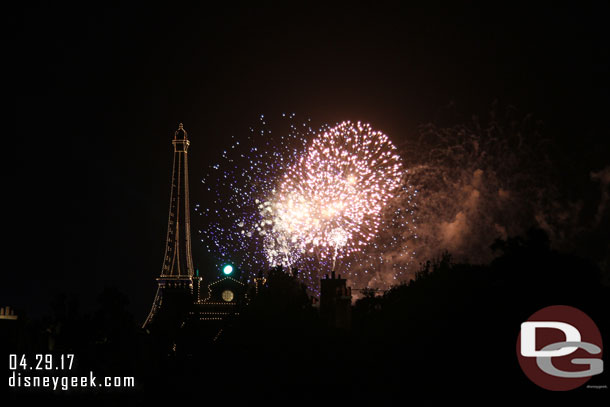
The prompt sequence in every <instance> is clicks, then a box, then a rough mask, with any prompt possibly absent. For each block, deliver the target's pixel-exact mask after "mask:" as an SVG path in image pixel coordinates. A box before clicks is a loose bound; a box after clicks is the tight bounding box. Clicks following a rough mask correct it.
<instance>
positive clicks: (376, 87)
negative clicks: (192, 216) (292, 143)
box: [0, 2, 610, 320]
mask: <svg viewBox="0 0 610 407" xmlns="http://www.w3.org/2000/svg"><path fill="white" fill-rule="evenodd" d="M257 3H258V4H256V5H253V4H250V3H248V4H247V5H244V6H239V5H238V4H237V3H234V2H230V3H227V4H226V5H223V6H220V5H212V3H205V4H201V5H199V6H197V7H192V6H188V7H187V6H178V5H176V4H175V2H168V3H167V4H166V5H165V6H157V5H152V4H148V3H142V4H141V5H132V4H130V5H126V4H123V5H114V6H113V5H109V4H107V3H104V4H103V5H97V6H94V5H90V4H89V3H88V2H85V3H82V4H80V5H71V6H67V5H63V6H62V5H57V4H56V3H55V2H31V3H29V4H28V6H27V7H25V8H22V9H19V10H15V11H14V12H12V13H11V14H12V17H11V18H10V21H9V22H8V28H9V30H10V34H9V35H8V41H9V44H8V45H9V47H8V48H7V50H8V51H5V55H6V56H7V58H6V59H5V63H4V65H5V68H6V69H7V72H6V73H5V75H4V77H5V81H6V80H8V82H9V83H8V87H9V89H8V90H9V95H11V96H12V97H10V99H12V100H13V101H12V105H13V107H14V110H15V115H14V117H13V118H12V119H13V122H14V125H15V130H14V131H12V132H10V133H9V132H5V133H6V134H5V143H4V148H3V155H4V159H3V164H4V171H3V175H4V178H3V180H4V203H5V205H6V208H7V209H6V210H5V219H7V220H8V222H7V223H6V224H5V228H4V234H5V237H6V238H7V239H8V244H7V243H5V253H4V258H5V260H8V263H9V264H8V265H5V266H4V270H3V274H2V275H3V277H2V283H1V284H0V305H13V306H14V307H20V308H21V309H24V310H26V311H27V312H29V313H32V314H42V313H45V312H46V311H47V308H48V303H49V301H50V300H51V299H52V298H53V297H54V296H55V295H56V294H57V293H58V292H61V291H65V292H66V293H68V294H69V293H78V295H79V296H80V300H81V302H82V304H83V307H84V308H85V309H87V307H91V306H92V305H93V304H94V299H95V297H96V296H97V295H98V293H99V292H100V291H101V290H102V288H103V287H104V286H105V285H116V286H118V287H119V288H120V289H121V290H122V291H124V292H125V293H126V294H127V295H128V296H129V298H130V300H131V310H132V312H133V314H134V316H135V317H136V319H142V320H143V319H144V317H145V314H146V312H147V311H148V309H149V307H150V304H151V303H152V300H153V297H154V292H155V285H156V282H155V278H156V277H157V276H158V274H159V272H160V268H161V261H162V257H163V249H164V239H165V233H166V221H167V205H168V197H169V181H170V175H171V174H170V171H171V164H172V163H171V159H172V147H171V143H170V141H171V138H172V137H173V132H174V130H175V129H176V128H177V126H178V123H179V122H183V123H184V126H185V128H186V129H187V131H188V132H189V135H190V138H191V140H192V144H191V149H190V150H189V152H190V161H189V163H190V178H191V197H192V200H193V202H195V201H197V202H199V203H201V204H202V205H205V202H201V201H200V200H199V199H198V190H197V189H196V187H195V185H196V183H197V182H198V180H200V179H201V177H202V176H203V175H204V168H205V167H207V166H208V165H209V164H210V163H212V162H213V161H214V160H215V159H216V158H217V157H218V155H219V154H220V152H221V151H222V149H223V148H226V147H227V138H228V137H230V136H231V135H235V136H236V137H240V135H245V134H246V133H247V129H248V127H249V126H251V125H252V124H254V123H255V122H256V120H257V118H258V117H259V115H260V114H265V115H274V114H275V115H277V114H280V113H282V112H295V113H296V114H297V115H298V116H300V117H303V118H306V117H311V118H312V120H314V121H315V122H316V123H318V124H323V123H336V122H340V121H343V120H363V121H368V122H370V123H372V124H373V125H374V126H375V127H376V128H378V129H381V130H382V131H384V132H385V133H386V134H388V135H389V136H390V138H392V139H393V140H394V141H395V142H396V143H397V144H400V142H401V141H404V140H409V138H410V137H413V136H414V134H415V131H416V129H417V127H418V125H420V124H423V123H427V122H433V123H434V122H436V121H438V120H441V117H442V116H443V114H444V112H445V111H446V110H447V109H448V108H451V109H453V110H454V111H455V112H456V114H457V115H458V116H460V117H463V118H464V119H465V120H467V119H468V118H469V117H470V116H471V115H472V114H477V115H484V114H485V113H486V112H487V111H488V110H489V107H490V105H491V103H492V102H493V101H494V100H496V99H497V100H498V101H499V103H501V104H502V105H504V106H508V105H512V106H515V107H516V108H517V109H518V111H519V112H522V113H523V114H527V113H531V114H533V115H534V116H535V117H536V118H537V119H539V120H542V121H543V122H544V128H545V134H546V136H548V137H550V138H551V139H552V140H553V142H554V143H556V146H557V148H558V149H559V150H560V151H562V152H563V153H564V155H563V157H565V158H566V161H565V162H562V163H560V165H561V166H562V167H563V168H565V174H564V175H565V177H564V182H565V183H566V185H569V186H570V187H568V188H566V190H565V193H566V194H573V195H575V196H578V195H579V194H580V195H582V196H584V197H585V198H584V199H586V194H587V192H586V191H584V190H583V188H581V187H580V185H581V184H582V183H583V181H584V180H588V177H589V173H590V171H598V170H600V169H602V168H604V167H605V166H607V165H608V164H609V163H610V160H609V159H608V157H607V156H608V152H610V145H609V143H608V135H609V134H610V133H609V131H610V125H609V121H608V119H607V111H608V108H609V107H610V93H609V91H610V83H609V78H610V75H609V62H610V56H609V52H608V45H607V39H608V38H610V33H609V32H608V31H610V26H609V25H608V24H607V16H608V10H607V6H606V5H605V4H603V2H597V3H596V5H588V4H583V3H578V7H575V4H572V7H564V6H562V7H558V6H556V5H551V4H552V3H550V2H549V3H545V4H538V5H531V4H528V5H526V6H516V5H515V3H514V2H510V3H509V2H507V3H504V4H496V3H495V2H494V5H493V7H492V6H491V5H490V4H487V3H480V4H475V3H461V4H454V2H451V3H450V4H449V2H447V3H448V4H439V5H425V6H423V5H406V4H404V5H403V4H398V3H383V4H375V5H374V6H373V5H372V4H371V5H369V6H355V5H353V4H350V3H344V4H335V5H333V6H315V7H314V6H311V5H307V4H306V3H294V2H289V3H285V4H281V5H280V4H274V3H267V2H265V3H263V2H257ZM5 41H6V39H5ZM194 229H195V228H194ZM193 251H194V260H195V264H196V267H200V268H205V267H206V266H205V265H206V264H207V262H208V259H207V257H206V254H205V251H204V250H203V248H202V247H201V246H200V245H198V244H197V243H196V240H195V243H194V246H193Z"/></svg>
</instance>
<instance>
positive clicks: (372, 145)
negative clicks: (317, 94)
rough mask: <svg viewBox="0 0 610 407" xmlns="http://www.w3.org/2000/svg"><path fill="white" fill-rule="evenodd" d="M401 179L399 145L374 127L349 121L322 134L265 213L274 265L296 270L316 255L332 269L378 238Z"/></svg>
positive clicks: (285, 178) (265, 207) (289, 173)
mask: <svg viewBox="0 0 610 407" xmlns="http://www.w3.org/2000/svg"><path fill="white" fill-rule="evenodd" d="M402 176H403V168H402V163H401V159H400V156H398V155H397V154H396V148H395V147H394V145H393V144H392V143H391V142H390V140H389V139H388V137H387V136H386V135H385V134H383V133H381V132H378V131H375V130H373V129H372V128H371V126H370V125H368V124H363V123H360V122H358V123H351V122H343V123H341V124H339V125H338V126H336V127H333V128H331V129H329V130H327V131H325V132H323V133H322V134H320V135H318V136H317V137H316V138H314V140H313V142H312V143H311V145H310V146H309V147H308V148H307V150H306V151H305V153H304V154H303V155H302V156H301V157H300V159H299V161H298V162H297V163H296V164H295V165H293V166H291V167H290V168H288V169H287V171H286V173H285V174H284V175H283V176H282V178H281V180H280V183H279V186H278V187H277V189H275V190H274V192H273V193H272V195H271V197H270V199H269V200H268V201H267V202H266V203H265V205H263V206H262V208H261V209H262V211H261V212H260V215H261V217H263V219H264V221H263V225H264V226H266V230H267V231H268V232H266V235H267V236H268V238H267V239H266V241H265V243H266V250H267V253H268V258H269V262H270V263H271V264H281V265H284V266H291V265H292V264H294V263H295V260H298V258H299V257H300V256H298V254H301V255H305V256H306V255H308V254H311V255H314V256H316V258H318V259H319V260H320V261H321V262H323V263H326V262H327V261H330V262H331V264H332V267H331V268H332V269H333V270H334V269H335V267H336V262H337V259H338V258H339V259H340V258H343V257H347V256H349V255H351V254H353V253H355V252H358V251H361V250H362V248H363V247H364V246H366V245H367V244H368V243H370V242H371V241H372V240H374V239H375V238H376V237H377V236H378V235H379V225H380V221H381V212H382V210H383V209H384V208H385V207H386V205H387V203H388V200H389V199H391V198H392V197H393V196H394V194H395V193H396V191H398V190H399V187H400V185H401V181H402Z"/></svg>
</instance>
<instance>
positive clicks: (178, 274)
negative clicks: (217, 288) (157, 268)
mask: <svg viewBox="0 0 610 407" xmlns="http://www.w3.org/2000/svg"><path fill="white" fill-rule="evenodd" d="M172 144H173V147H174V160H173V166H172V179H171V189H170V190H171V191H170V201H169V215H168V220H167V237H166V243H165V256H164V258H163V266H162V268H161V275H160V276H159V277H158V278H157V283H158V287H157V293H156V295H155V300H154V302H153V305H152V309H151V310H150V313H149V314H148V317H147V318H146V321H145V322H144V325H143V327H145V328H146V327H147V326H149V325H151V324H152V323H153V322H154V321H155V320H157V319H159V314H160V313H161V310H162V309H163V308H165V309H167V308H171V307H175V306H176V304H177V303H183V304H186V303H189V302H192V299H193V283H194V281H195V280H198V279H199V277H194V273H193V258H192V252H191V222H190V209H189V182H188V148H189V146H190V141H189V139H188V134H187V132H186V130H184V127H183V125H182V123H180V125H179V126H178V130H176V132H175V133H174V139H173V140H172ZM168 303H171V304H168ZM170 314H174V316H175V313H173V312H170ZM172 319H174V318H172Z"/></svg>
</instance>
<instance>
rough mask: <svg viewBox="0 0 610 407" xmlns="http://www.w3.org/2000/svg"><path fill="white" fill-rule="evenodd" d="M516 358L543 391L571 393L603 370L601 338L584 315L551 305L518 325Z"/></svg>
mask: <svg viewBox="0 0 610 407" xmlns="http://www.w3.org/2000/svg"><path fill="white" fill-rule="evenodd" d="M517 358H518V360H519V365H520V366H521V369H523V372H524V373H525V375H526V376H527V377H528V378H529V379H530V380H531V381H533V382H534V383H536V384H537V385H538V386H540V387H542V388H545V389H547V390H559V391H562V390H572V389H575V388H577V387H579V386H582V385H583V384H584V383H586V382H587V381H588V380H589V379H590V378H591V377H592V376H595V375H598V374H600V373H602V372H603V370H604V362H603V360H602V338H601V334H600V332H599V329H598V328H597V326H596V325H595V322H593V320H592V319H591V318H589V316H588V315H587V314H585V313H584V312H582V311H580V310H578V309H576V308H573V307H569V306H565V305H554V306H550V307H546V308H543V309H541V310H540V311H538V312H536V313H535V314H533V315H532V316H530V317H529V318H528V320H527V321H526V322H523V323H522V324H521V331H520V333H519V337H518V338H517Z"/></svg>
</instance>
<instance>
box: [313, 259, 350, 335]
mask: <svg viewBox="0 0 610 407" xmlns="http://www.w3.org/2000/svg"><path fill="white" fill-rule="evenodd" d="M351 310H352V289H351V287H347V280H346V279H344V278H341V274H339V275H338V276H336V277H335V272H334V271H333V272H332V273H331V276H330V278H329V277H328V274H326V275H325V276H324V278H323V279H321V280H320V317H321V318H322V320H323V321H324V322H325V323H326V324H327V326H328V327H330V328H336V329H343V330H347V329H349V328H350V326H351V317H352V316H351Z"/></svg>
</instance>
